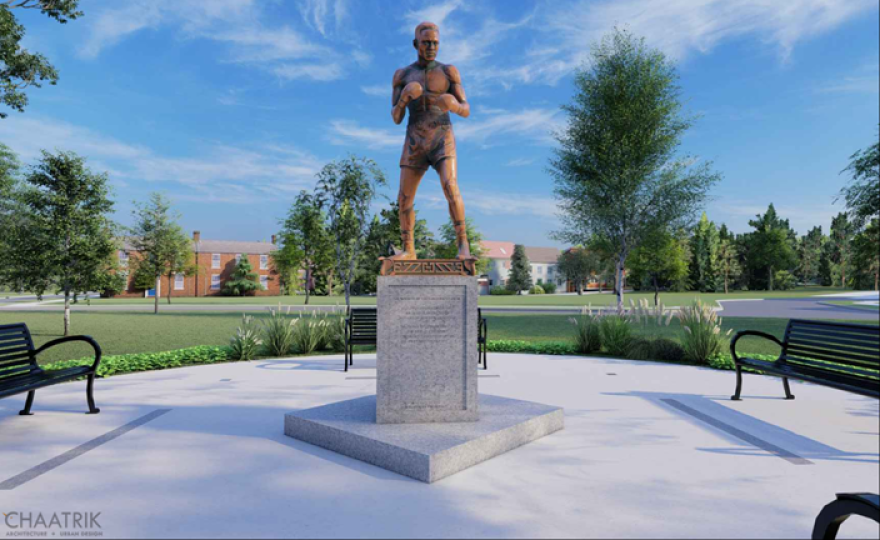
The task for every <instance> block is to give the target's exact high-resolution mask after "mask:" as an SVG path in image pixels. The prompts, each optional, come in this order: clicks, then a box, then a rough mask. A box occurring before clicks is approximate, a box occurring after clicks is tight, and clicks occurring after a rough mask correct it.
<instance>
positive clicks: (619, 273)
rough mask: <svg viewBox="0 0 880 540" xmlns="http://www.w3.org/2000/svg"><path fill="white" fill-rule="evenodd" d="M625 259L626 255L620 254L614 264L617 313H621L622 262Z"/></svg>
mask: <svg viewBox="0 0 880 540" xmlns="http://www.w3.org/2000/svg"><path fill="white" fill-rule="evenodd" d="M625 260H626V256H625V255H623V254H621V255H620V257H619V258H618V259H617V263H615V266H616V267H617V268H616V269H615V274H616V281H617V283H615V287H616V288H617V311H618V312H619V313H623V262H624V261H625Z"/></svg>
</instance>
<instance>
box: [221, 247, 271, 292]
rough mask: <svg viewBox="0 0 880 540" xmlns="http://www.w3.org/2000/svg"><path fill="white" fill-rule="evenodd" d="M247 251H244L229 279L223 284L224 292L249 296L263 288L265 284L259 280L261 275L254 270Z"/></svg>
mask: <svg viewBox="0 0 880 540" xmlns="http://www.w3.org/2000/svg"><path fill="white" fill-rule="evenodd" d="M253 270H254V269H253V267H252V266H251V262H250V261H249V260H248V256H247V253H243V254H242V255H241V258H240V259H239V260H238V263H237V264H236V265H235V268H234V269H233V270H232V275H231V276H230V278H229V280H228V281H227V282H226V283H225V284H224V285H223V294H225V295H227V296H247V295H248V294H250V293H252V292H254V291H261V290H263V286H262V285H260V284H259V283H258V282H257V279H259V276H258V275H257V273H256V272H254V271H253Z"/></svg>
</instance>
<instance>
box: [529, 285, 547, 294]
mask: <svg viewBox="0 0 880 540" xmlns="http://www.w3.org/2000/svg"><path fill="white" fill-rule="evenodd" d="M529 294H544V287H542V286H540V285H532V287H531V288H530V289H529Z"/></svg>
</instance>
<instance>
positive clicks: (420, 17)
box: [401, 0, 464, 34]
mask: <svg viewBox="0 0 880 540" xmlns="http://www.w3.org/2000/svg"><path fill="white" fill-rule="evenodd" d="M463 4H464V0H447V1H446V2H443V3H441V4H435V5H432V6H428V7H425V8H422V9H415V10H409V11H407V12H406V13H405V14H404V16H403V18H404V20H405V21H406V24H405V25H404V26H403V27H401V32H405V33H409V34H412V33H413V31H414V30H415V29H416V26H418V25H419V23H422V22H426V21H427V22H432V23H434V24H436V25H437V26H440V27H441V30H442V29H443V28H442V26H443V23H444V22H446V18H447V17H448V16H449V14H450V13H452V12H453V11H455V10H456V9H458V8H459V7H461V6H462V5H463Z"/></svg>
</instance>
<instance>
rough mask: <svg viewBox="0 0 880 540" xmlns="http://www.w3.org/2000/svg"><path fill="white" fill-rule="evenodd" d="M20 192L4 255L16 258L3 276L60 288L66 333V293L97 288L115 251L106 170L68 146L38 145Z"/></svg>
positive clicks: (32, 287)
mask: <svg viewBox="0 0 880 540" xmlns="http://www.w3.org/2000/svg"><path fill="white" fill-rule="evenodd" d="M20 196H21V201H22V204H21V205H20V206H19V210H20V212H21V213H20V214H19V215H18V216H17V219H15V220H14V222H13V224H12V227H11V230H8V232H9V234H8V235H7V236H6V242H7V244H6V249H7V250H8V252H9V256H10V258H11V259H12V260H13V261H18V263H14V264H12V265H11V268H9V267H8V269H7V272H8V273H7V275H6V276H5V279H6V280H7V282H11V283H13V284H14V287H15V288H17V289H24V290H29V291H33V292H34V293H36V294H37V295H39V296H42V295H43V294H44V293H45V292H46V291H47V290H49V289H55V290H59V291H62V292H63V293H64V335H68V334H69V333H70V298H71V296H75V295H77V294H80V293H84V292H88V291H94V290H101V289H102V288H103V287H104V285H105V284H106V276H107V273H108V271H110V270H111V269H110V268H108V264H109V261H111V260H113V257H112V256H113V254H114V253H115V252H116V243H115V241H114V227H115V226H114V224H113V222H112V221H111V220H110V218H109V214H110V212H111V211H112V210H113V202H112V201H111V200H110V198H109V189H108V187H107V175H106V174H97V173H94V172H92V171H91V170H89V168H88V167H87V166H86V163H85V160H84V159H83V158H81V157H79V156H77V155H76V154H74V153H72V152H58V153H56V154H51V153H49V152H46V151H43V152H42V157H41V159H40V160H39V162H38V163H37V164H36V166H34V167H33V169H32V170H31V171H30V172H29V173H28V174H27V175H26V176H25V178H24V188H23V191H22V193H21V195H20ZM6 262H7V261H4V263H6Z"/></svg>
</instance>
